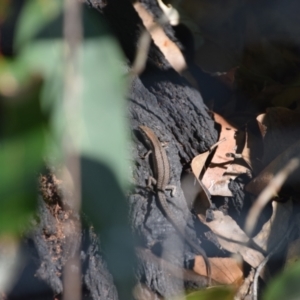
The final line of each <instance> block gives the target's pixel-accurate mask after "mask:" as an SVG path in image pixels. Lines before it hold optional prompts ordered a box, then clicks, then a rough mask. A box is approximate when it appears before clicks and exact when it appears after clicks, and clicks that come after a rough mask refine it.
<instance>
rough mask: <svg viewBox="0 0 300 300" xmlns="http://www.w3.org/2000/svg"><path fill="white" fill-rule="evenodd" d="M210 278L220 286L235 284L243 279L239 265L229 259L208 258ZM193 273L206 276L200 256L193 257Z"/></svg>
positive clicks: (234, 260)
mask: <svg viewBox="0 0 300 300" xmlns="http://www.w3.org/2000/svg"><path fill="white" fill-rule="evenodd" d="M209 262H210V265H211V278H212V279H213V280H215V281H217V282H218V283H220V284H237V285H239V284H240V283H241V281H242V279H243V272H242V267H241V264H240V263H239V262H238V261H237V260H236V259H234V258H231V257H225V258H224V257H214V258H211V257H210V258H209ZM194 271H195V272H196V273H198V274H199V275H204V276H206V265H205V262H204V259H203V257H202V256H199V255H198V256H196V257H195V264H194Z"/></svg>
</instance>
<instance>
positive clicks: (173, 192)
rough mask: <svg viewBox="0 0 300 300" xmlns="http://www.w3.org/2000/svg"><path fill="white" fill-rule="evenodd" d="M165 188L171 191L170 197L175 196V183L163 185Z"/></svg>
mask: <svg viewBox="0 0 300 300" xmlns="http://www.w3.org/2000/svg"><path fill="white" fill-rule="evenodd" d="M165 189H166V190H170V191H171V197H174V196H175V193H176V186H175V185H167V186H166V187H165Z"/></svg>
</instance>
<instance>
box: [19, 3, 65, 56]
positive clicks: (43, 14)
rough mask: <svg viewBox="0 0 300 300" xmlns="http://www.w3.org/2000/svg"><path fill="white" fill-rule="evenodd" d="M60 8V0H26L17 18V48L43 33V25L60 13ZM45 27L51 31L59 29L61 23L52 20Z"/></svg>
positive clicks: (61, 7)
mask: <svg viewBox="0 0 300 300" xmlns="http://www.w3.org/2000/svg"><path fill="white" fill-rule="evenodd" d="M62 9H63V1H62V0H51V1H49V0H27V1H26V5H24V8H23V10H22V14H21V16H20V18H19V20H18V22H19V23H18V26H17V31H16V38H15V46H16V47H17V48H18V49H19V48H20V47H22V46H24V45H25V44H26V43H29V42H30V41H31V40H32V39H33V38H34V37H36V36H37V35H38V34H43V29H44V28H45V26H46V25H49V22H51V21H53V20H55V19H56V18H57V17H58V16H59V15H60V14H61V13H62ZM47 29H48V31H49V30H50V31H51V32H53V31H55V30H57V29H61V23H59V24H58V23H57V22H56V23H55V22H54V23H53V24H52V26H50V27H49V26H48V28H47ZM44 58H45V57H44Z"/></svg>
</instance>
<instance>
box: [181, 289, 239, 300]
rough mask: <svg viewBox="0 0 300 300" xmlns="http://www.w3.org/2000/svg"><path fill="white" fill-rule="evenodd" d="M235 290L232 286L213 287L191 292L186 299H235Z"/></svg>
mask: <svg viewBox="0 0 300 300" xmlns="http://www.w3.org/2000/svg"><path fill="white" fill-rule="evenodd" d="M234 294H235V290H234V289H233V288H230V287H212V288H208V289H206V290H201V291H197V292H193V293H190V294H189V295H187V297H186V300H233V298H234Z"/></svg>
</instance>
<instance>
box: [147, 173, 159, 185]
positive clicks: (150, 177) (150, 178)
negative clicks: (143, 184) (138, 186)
mask: <svg viewBox="0 0 300 300" xmlns="http://www.w3.org/2000/svg"><path fill="white" fill-rule="evenodd" d="M156 183H157V180H156V179H155V178H154V177H152V176H149V178H148V183H147V187H148V188H152V186H153V185H156Z"/></svg>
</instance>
